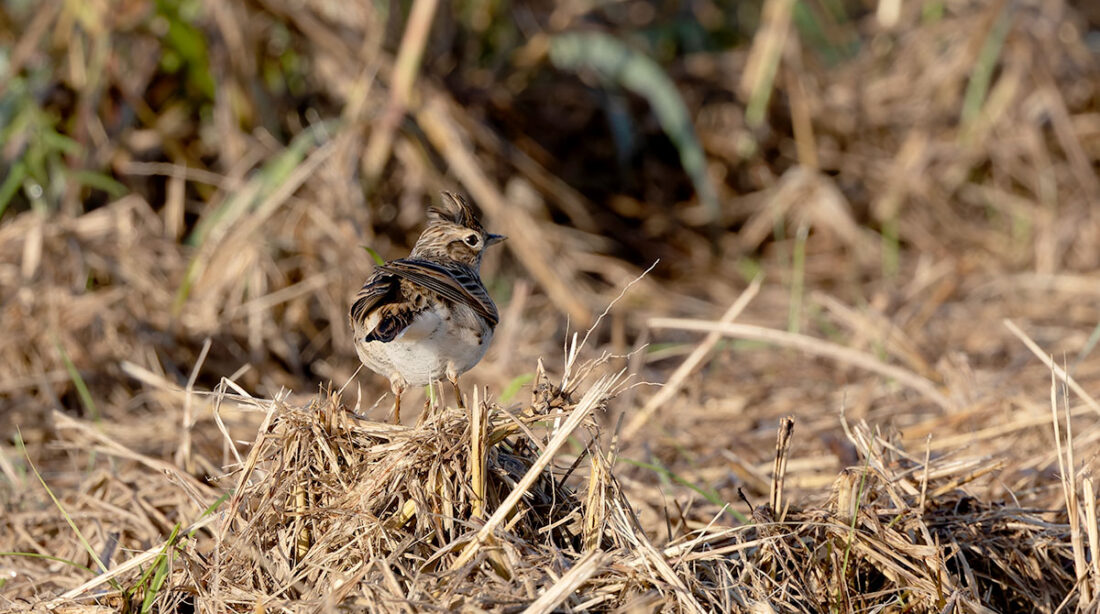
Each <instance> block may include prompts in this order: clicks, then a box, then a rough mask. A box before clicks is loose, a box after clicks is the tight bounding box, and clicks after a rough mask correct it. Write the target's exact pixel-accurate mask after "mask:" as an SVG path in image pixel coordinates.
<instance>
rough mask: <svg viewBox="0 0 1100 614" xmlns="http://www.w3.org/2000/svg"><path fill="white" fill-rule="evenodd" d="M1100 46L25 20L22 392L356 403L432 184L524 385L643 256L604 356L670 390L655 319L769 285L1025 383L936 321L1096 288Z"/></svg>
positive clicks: (485, 25)
mask: <svg viewBox="0 0 1100 614" xmlns="http://www.w3.org/2000/svg"><path fill="white" fill-rule="evenodd" d="M1098 28H1100V16H1098V14H1097V11H1096V9H1095V8H1094V7H1093V5H1092V4H1091V3H1089V2H1078V3H1072V2H1063V1H1059V0H1043V1H1039V0H992V1H969V0H955V1H945V0H921V1H902V0H876V1H871V0H863V1H849V0H766V1H761V2H715V1H712V0H690V1H680V2H660V1H658V2H653V1H644V0H625V1H613V2H585V1H569V2H562V3H554V2H510V1H507V0H485V1H474V2H457V3H439V2H437V1H434V0H417V1H415V2H362V3H346V2H331V1H326V0H263V1H259V2H246V1H242V2H227V3H226V2H213V1H206V2H204V1H202V0H178V1H177V0H156V1H151V0H118V1H109V0H90V1H87V2H65V1H62V0H43V1H41V2H31V1H29V0H4V2H3V4H0V176H2V179H0V235H2V240H0V255H2V259H0V265H2V267H3V268H2V269H0V293H2V299H0V300H2V301H3V303H2V305H3V309H4V315H5V321H7V322H9V323H15V324H14V326H9V334H8V335H6V336H5V337H4V338H3V339H0V353H2V354H3V360H4V363H5V364H6V365H8V366H9V368H8V379H7V380H6V382H5V383H4V384H2V385H0V386H2V389H0V392H2V396H0V402H3V403H4V404H5V405H6V407H7V408H15V409H18V412H12V411H5V412H4V413H5V414H6V415H7V416H9V417H10V416H16V415H19V414H20V413H23V412H26V413H29V414H31V415H34V414H36V413H38V412H43V411H46V408H50V407H63V408H69V409H70V410H74V411H77V412H78V413H81V414H85V415H87V414H95V415H100V414H102V413H104V412H106V413H107V414H108V415H110V414H112V413H115V414H116V415H127V414H128V413H129V412H133V411H138V412H141V411H152V412H159V411H164V410H166V408H164V407H158V405H157V403H156V402H154V401H151V400H149V399H148V398H146V397H143V396H142V395H141V391H142V390H144V388H143V386H145V385H148V381H144V382H143V380H142V377H143V376H142V375H141V374H143V373H145V374H149V373H152V374H154V375H155V376H156V377H160V378H164V379H166V380H168V381H173V382H176V383H177V384H183V383H184V382H187V381H188V379H189V374H190V373H191V370H192V369H193V367H194V365H195V364H196V362H197V361H198V358H199V356H200V354H201V355H203V356H206V354H205V353H204V352H205V350H203V347H204V343H205V342H206V341H207V340H208V339H209V340H210V341H211V347H210V349H209V357H208V360H207V362H206V365H205V367H204V368H203V369H202V372H201V373H196V374H195V377H197V380H196V381H197V382H198V384H199V385H200V386H204V387H208V388H209V387H212V386H214V385H216V384H217V382H218V381H219V378H221V377H222V376H226V375H230V374H237V375H238V376H239V378H240V381H241V382H242V385H244V386H245V387H246V388H248V389H250V390H254V391H256V392H257V393H259V394H264V395H272V394H275V393H276V392H278V391H279V390H280V389H282V388H290V389H293V390H296V391H301V392H305V391H308V390H310V389H312V388H313V387H315V386H317V385H318V384H320V383H323V382H327V381H335V382H341V383H342V382H346V381H348V379H349V378H350V377H351V374H352V372H353V371H354V368H355V366H357V362H356V361H355V360H354V355H353V353H352V352H351V344H350V342H349V340H348V331H347V327H346V325H345V313H346V307H347V302H348V300H349V297H350V296H352V294H353V293H354V291H355V289H356V288H357V287H358V285H359V284H360V283H361V281H362V279H363V278H364V277H365V275H366V274H367V273H368V272H369V270H370V267H371V259H370V257H369V256H368V255H367V254H366V253H365V252H364V251H363V250H362V249H361V248H362V246H364V245H365V246H369V247H371V248H372V249H374V250H375V251H376V252H377V253H379V254H381V255H382V256H383V257H386V258H394V257H399V256H401V255H403V254H405V253H406V251H405V250H407V249H408V246H409V245H411V243H412V241H414V240H415V237H416V236H417V234H418V232H419V231H420V229H421V227H422V223H423V211H424V207H425V205H426V204H427V203H428V202H430V201H431V199H432V198H433V197H434V195H435V194H437V192H438V190H440V189H443V188H447V189H460V190H463V191H465V192H467V193H469V194H470V196H472V199H473V200H474V201H475V202H476V203H478V205H479V206H480V207H481V208H482V210H483V211H484V212H485V214H486V217H487V220H488V225H489V227H490V228H493V229H495V230H497V231H499V232H503V233H505V234H508V235H510V236H511V237H512V239H511V240H510V241H509V242H507V243H506V245H507V252H504V250H500V251H501V253H500V254H492V255H491V256H490V258H489V260H488V261H487V263H486V271H485V277H486V279H487V281H488V283H489V285H490V288H491V290H492V292H493V294H494V295H495V296H496V297H497V298H498V300H499V301H500V302H501V303H502V304H503V305H506V306H507V305H510V304H514V308H513V311H512V313H511V315H512V316H513V324H512V325H511V328H509V327H507V326H506V328H505V329H504V333H503V334H502V341H501V342H500V343H499V344H498V345H502V346H503V347H498V348H497V349H495V350H494V353H493V354H490V356H489V359H488V360H487V361H486V365H487V366H485V367H483V368H482V370H481V371H480V373H481V375H479V376H478V377H481V378H482V379H483V380H484V381H496V382H501V385H502V387H504V386H507V385H508V384H509V383H513V384H514V382H516V381H525V380H523V378H524V377H527V376H529V374H528V373H527V371H528V370H524V372H522V373H516V372H515V369H514V368H512V366H511V364H510V363H509V361H510V360H511V359H513V358H515V357H517V356H519V357H533V356H539V355H543V356H547V355H557V354H560V347H561V346H560V338H561V335H562V334H563V332H564V331H565V330H566V326H567V322H568V323H570V324H571V325H572V326H573V327H574V328H575V327H577V326H580V327H586V326H587V325H588V324H590V323H591V322H593V320H594V316H595V315H596V314H598V313H600V311H601V310H602V309H603V307H604V305H606V303H607V301H608V300H609V299H610V298H612V297H614V296H615V295H616V294H618V292H619V291H620V290H621V289H622V288H623V287H624V286H625V285H626V284H627V283H628V282H629V281H630V280H631V279H633V278H634V277H636V276H637V275H638V273H639V272H640V271H641V270H643V269H645V268H646V267H648V266H649V265H651V264H653V263H654V262H658V264H657V266H656V267H655V268H654V270H653V272H652V274H651V276H650V277H649V278H648V279H647V281H646V282H644V283H643V284H641V285H640V287H639V289H637V290H636V291H635V293H634V294H633V295H632V296H633V298H631V299H630V300H629V301H628V304H626V307H627V309H625V310H624V312H623V313H621V314H617V315H616V316H615V322H614V326H612V327H610V328H609V329H608V330H607V331H603V332H600V333H599V339H598V341H599V342H600V343H604V342H606V343H609V344H611V347H613V348H614V349H616V350H621V351H622V352H623V353H625V352H627V351H628V350H629V349H630V348H631V347H638V346H639V345H640V344H642V343H644V342H646V341H655V343H654V344H653V345H651V346H650V352H651V355H650V357H649V358H647V360H646V362H645V363H644V365H642V366H643V367H645V368H646V369H651V370H650V371H644V372H643V373H642V376H643V377H648V378H651V379H652V380H653V381H661V380H662V379H663V377H664V375H665V373H666V371H667V369H668V368H669V367H670V366H671V364H672V363H670V362H669V361H668V358H674V357H676V356H678V355H680V354H682V353H683V352H684V351H686V350H685V348H688V347H690V346H688V345H685V343H687V342H690V341H691V339H693V337H692V336H691V335H687V334H682V335H679V336H677V335H670V337H669V338H667V339H659V340H654V339H651V338H650V337H649V336H648V333H647V332H646V325H645V321H646V318H648V317H651V316H653V315H662V314H665V315H667V314H674V315H687V316H703V317H714V316H715V314H717V313H720V310H721V308H722V306H723V305H728V304H729V303H730V302H731V301H732V299H733V298H734V297H736V296H737V294H738V293H739V292H740V291H741V289H742V288H743V287H744V285H745V284H746V283H747V282H748V281H749V280H750V279H752V278H753V277H754V276H755V275H756V274H757V273H760V272H766V273H767V274H768V279H769V284H770V285H769V286H768V288H769V291H768V292H765V293H764V295H763V298H762V299H761V300H760V301H758V303H759V306H758V307H757V308H754V309H755V310H756V313H755V314H754V315H751V316H750V317H751V318H756V319H757V320H758V321H760V322H762V323H765V324H768V325H774V326H776V327H778V328H783V329H787V330H791V331H796V332H797V331H800V330H812V331H814V332H816V333H819V334H824V335H827V336H830V337H831V338H834V339H848V340H849V341H851V340H853V339H854V340H855V341H858V343H872V342H870V341H868V340H866V339H862V337H860V336H859V333H858V331H857V332H856V337H854V338H849V337H846V336H845V335H846V334H847V333H846V332H845V328H846V327H851V326H853V325H852V324H851V322H849V323H848V324H847V325H845V324H843V322H838V321H837V318H838V317H840V316H839V315H838V313H839V312H838V308H837V305H838V303H837V302H836V300H840V301H841V302H843V303H846V304H852V305H856V306H858V308H860V309H870V310H871V311H873V312H874V313H875V314H876V316H875V317H877V318H880V324H881V323H882V322H890V323H891V326H893V327H895V329H896V330H897V331H901V332H902V333H904V334H907V335H910V336H911V342H910V343H908V344H907V345H904V347H899V348H893V349H891V348H890V347H889V344H887V347H885V349H882V348H880V349H881V351H884V352H886V355H888V356H889V357H891V359H892V360H897V361H900V362H901V363H902V364H905V365H906V366H908V367H909V368H911V369H913V370H914V371H915V372H917V373H920V374H922V375H923V376H925V377H928V378H929V379H930V380H931V381H934V382H936V383H943V382H946V381H948V379H949V376H948V375H945V374H944V373H943V372H942V371H939V370H937V369H938V367H937V366H936V365H937V362H938V361H940V359H941V358H942V356H943V355H944V352H945V351H946V350H947V348H949V347H956V348H959V349H962V350H964V351H967V352H970V353H971V354H970V356H971V360H976V361H978V362H979V363H980V364H982V365H985V366H989V367H1001V366H1004V365H1006V364H1008V362H1007V361H1006V357H1005V353H1004V349H1003V347H1002V346H1001V345H998V344H997V343H990V342H989V340H988V338H986V337H980V336H973V337H972V336H971V334H972V333H974V330H973V326H972V321H973V319H974V317H976V316H975V313H976V312H972V311H970V310H969V308H967V309H958V310H953V309H949V308H948V306H949V305H953V304H960V305H969V306H975V305H983V304H988V303H983V301H985V300H986V299H985V298H983V297H985V296H987V295H985V294H981V293H982V292H988V284H989V283H991V279H997V278H1004V276H1006V275H1016V274H1020V275H1023V274H1034V275H1048V276H1049V275H1056V274H1057V275H1071V277H1069V278H1065V277H1062V278H1058V279H1060V280H1061V281H1060V282H1059V283H1061V285H1058V284H1057V283H1053V282H1049V280H1048V281H1046V282H1043V284H1046V285H1043V284H1039V285H1040V286H1042V287H1044V288H1045V287H1061V288H1070V289H1071V292H1070V295H1069V296H1068V297H1067V298H1066V300H1070V299H1073V300H1079V296H1080V292H1082V291H1084V292H1086V296H1091V295H1089V294H1087V292H1088V291H1087V290H1081V288H1082V287H1083V284H1082V283H1079V282H1080V281H1081V279H1082V278H1081V277H1072V275H1081V274H1088V273H1092V272H1095V271H1096V270H1097V268H1098V267H1100V210H1098V209H1097V208H1096V207H1095V206H1094V204H1095V203H1096V202H1098V197H1100V180H1098V178H1097V161H1098V159H1100V91H1098V89H1100V63H1098V60H1097V55H1098V48H1100V30H1098ZM1020 279H1023V278H1020ZM1021 283H1022V282H1021ZM1027 283H1030V284H1031V285H1030V286H1027V287H1028V288H1031V290H1034V289H1035V288H1036V287H1038V286H1036V283H1037V282H1034V279H1033V280H1032V281H1030V282H1027ZM1052 283H1053V286H1052V285H1051V284H1052ZM983 284H985V285H983ZM1025 285H1026V284H1025ZM983 288H984V289H983ZM1029 291H1030V290H1029ZM1005 292H1008V293H1009V294H1012V293H1013V292H1016V290H1008V291H1005ZM814 293H819V294H818V295H815V294H814ZM820 293H826V294H827V295H828V296H827V297H826V299H828V300H825V299H822V298H821V295H820ZM1075 293H1076V294H1075ZM815 296H816V297H815ZM1013 296H1016V294H1013ZM517 297H518V299H519V300H517ZM768 297H770V298H768ZM1075 297H1077V298H1075ZM829 300H832V301H833V302H829ZM921 301H923V302H921ZM1055 304H1062V303H1061V302H1060V301H1052V303H1051V305H1052V306H1053V305H1055ZM1021 309H1022V310H1023V311H1024V312H1025V313H1027V312H1028V310H1034V304H1033V303H1031V302H1028V303H1025V304H1024V306H1022V307H1021ZM544 314H550V317H541V316H542V315H544ZM1067 314H1068V316H1067ZM1001 315H1003V313H1002V312H997V317H1000V316H1001ZM1033 315H1034V316H1035V317H1037V318H1039V319H1040V320H1044V321H1047V320H1057V319H1058V318H1065V317H1071V318H1072V322H1070V325H1072V326H1078V327H1084V328H1085V329H1086V330H1093V327H1095V324H1096V322H1095V320H1093V319H1092V314H1091V312H1085V313H1079V311H1078V310H1073V309H1069V310H1067V309H1051V311H1050V312H1048V313H1035V314H1033ZM841 320H843V318H841ZM930 322H931V323H934V324H935V327H929V326H928V325H929V323H930ZM1094 336H1095V335H1094ZM872 345H873V343H872ZM1093 345H1095V340H1093V341H1091V342H1090V343H1089V344H1087V348H1091V347H1092V346H1093ZM723 347H725V346H723ZM728 350H729V348H727V351H728ZM1075 352H1078V353H1080V352H1083V351H1082V350H1080V348H1077V350H1075ZM1086 354H1087V352H1085V353H1080V356H1085V355H1086ZM764 370H766V369H764V368H763V367H761V371H764ZM755 375H759V372H757V373H756V374H755ZM517 378H518V379H517ZM760 381H761V380H760V379H759V378H755V376H754V372H753V370H752V369H747V370H746V372H745V374H744V375H743V377H742V379H741V380H740V381H739V383H740V384H745V385H750V384H752V385H755V384H756V383H759V382H760ZM825 381H835V380H834V378H833V377H831V376H830V377H826V378H825ZM364 382H365V383H366V385H368V387H370V386H373V385H374V382H373V380H369V379H368V380H364ZM513 387H514V386H513ZM379 390H382V388H380V389H379ZM717 394H718V395H719V396H721V394H722V393H721V392H720V391H719V392H717ZM704 396H705V395H704ZM630 400H631V401H632V399H630ZM695 400H696V401H698V402H700V403H702V402H704V401H705V398H701V399H695ZM777 411H778V410H777ZM771 414H772V412H770V411H769V412H768V415H771Z"/></svg>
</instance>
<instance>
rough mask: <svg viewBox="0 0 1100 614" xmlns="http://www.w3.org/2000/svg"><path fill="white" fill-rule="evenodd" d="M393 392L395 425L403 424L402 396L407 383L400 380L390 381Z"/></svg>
mask: <svg viewBox="0 0 1100 614" xmlns="http://www.w3.org/2000/svg"><path fill="white" fill-rule="evenodd" d="M390 390H392V391H393V423H394V424H401V395H402V394H403V393H404V392H405V381H404V380H402V379H399V378H394V379H392V380H390Z"/></svg>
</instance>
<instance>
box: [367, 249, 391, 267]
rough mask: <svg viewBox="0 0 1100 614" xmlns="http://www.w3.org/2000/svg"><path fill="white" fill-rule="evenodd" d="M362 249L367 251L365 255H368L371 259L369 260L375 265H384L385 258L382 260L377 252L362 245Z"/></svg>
mask: <svg viewBox="0 0 1100 614" xmlns="http://www.w3.org/2000/svg"><path fill="white" fill-rule="evenodd" d="M362 247H363V249H365V250H367V253H368V254H370V257H371V259H373V260H374V263H375V264H377V265H378V266H382V265H383V264H386V259H385V258H383V257H382V256H381V254H379V253H378V252H376V251H374V249H373V248H371V247H368V246H366V245H364V246H362Z"/></svg>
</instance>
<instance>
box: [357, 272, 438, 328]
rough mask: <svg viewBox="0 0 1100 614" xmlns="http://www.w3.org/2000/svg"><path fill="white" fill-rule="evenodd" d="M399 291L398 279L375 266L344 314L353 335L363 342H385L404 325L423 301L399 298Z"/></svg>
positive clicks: (414, 314)
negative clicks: (347, 311)
mask: <svg viewBox="0 0 1100 614" xmlns="http://www.w3.org/2000/svg"><path fill="white" fill-rule="evenodd" d="M400 290H401V281H400V280H399V279H398V278H397V277H396V276H394V275H393V274H392V273H389V272H387V271H383V270H381V268H379V269H376V270H375V271H374V273H372V274H371V276H370V278H369V279H367V283H366V284H364V285H363V287H362V288H360V290H359V292H358V293H357V294H356V295H355V302H354V303H352V305H351V311H350V312H349V313H348V316H349V319H350V320H351V327H352V330H354V331H355V334H356V336H360V337H362V340H363V341H365V342H367V343H369V342H371V341H381V342H383V343H387V342H390V341H393V340H394V339H396V338H397V336H398V335H400V334H401V333H402V331H404V330H405V329H406V328H408V326H409V324H411V323H412V321H413V320H415V319H416V315H417V313H419V312H420V310H421V309H423V301H406V300H402V297H401V291H400Z"/></svg>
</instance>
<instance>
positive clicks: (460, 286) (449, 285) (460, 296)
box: [378, 258, 500, 327]
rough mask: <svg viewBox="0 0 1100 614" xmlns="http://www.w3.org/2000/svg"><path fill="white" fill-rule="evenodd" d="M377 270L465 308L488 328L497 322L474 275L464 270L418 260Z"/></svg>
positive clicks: (397, 263)
mask: <svg viewBox="0 0 1100 614" xmlns="http://www.w3.org/2000/svg"><path fill="white" fill-rule="evenodd" d="M378 268H379V270H381V271H383V272H385V273H387V274H391V275H395V276H397V277H400V278H401V279H404V280H407V281H409V282H411V283H413V284H416V285H419V286H421V287H423V288H426V289H428V290H431V291H432V292H435V293H436V294H438V295H439V296H441V297H443V298H445V299H447V300H449V301H453V302H455V303H459V304H462V305H466V306H468V307H470V308H471V309H473V310H474V311H475V312H477V313H478V314H479V315H481V316H482V317H484V318H485V319H486V320H487V321H488V322H489V326H490V327H496V325H497V323H498V322H499V321H500V315H499V314H498V313H497V306H496V305H495V304H493V299H491V298H489V293H488V292H487V291H486V290H485V286H484V285H482V283H481V279H480V278H478V275H477V273H476V272H475V271H473V270H471V269H470V268H468V267H464V266H449V267H448V266H443V265H441V264H437V263H435V262H429V261H427V260H421V259H419V258H402V259H401V260H394V261H393V262H389V263H386V264H384V265H382V266H380V267H378Z"/></svg>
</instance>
